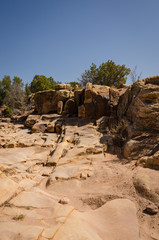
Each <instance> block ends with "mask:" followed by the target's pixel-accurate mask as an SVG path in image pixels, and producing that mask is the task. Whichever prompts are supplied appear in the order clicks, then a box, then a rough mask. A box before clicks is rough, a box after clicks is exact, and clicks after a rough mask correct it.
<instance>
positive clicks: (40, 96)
mask: <svg viewBox="0 0 159 240" xmlns="http://www.w3.org/2000/svg"><path fill="white" fill-rule="evenodd" d="M73 96H74V93H73V92H72V91H69V90H67V89H65V90H63V89H62V90H57V91H56V90H46V91H41V92H37V93H35V95H34V101H35V110H36V111H37V112H38V114H46V113H50V112H57V108H58V102H59V101H63V102H64V103H65V102H66V101H67V100H68V99H69V98H71V97H73Z"/></svg>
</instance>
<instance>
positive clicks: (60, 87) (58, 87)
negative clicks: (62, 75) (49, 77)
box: [55, 83, 71, 91]
mask: <svg viewBox="0 0 159 240" xmlns="http://www.w3.org/2000/svg"><path fill="white" fill-rule="evenodd" d="M62 89H67V90H69V91H70V90H71V85H70V84H69V83H63V84H56V85H55V90H62Z"/></svg>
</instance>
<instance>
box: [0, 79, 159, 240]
mask: <svg viewBox="0 0 159 240" xmlns="http://www.w3.org/2000/svg"><path fill="white" fill-rule="evenodd" d="M158 79H159V78H158V77H157V76H155V77H151V78H147V79H145V80H141V81H139V82H136V83H135V84H133V85H132V86H129V87H126V86H125V87H124V88H122V89H113V88H109V87H101V86H92V85H91V84H88V85H87V87H86V89H85V90H76V91H75V92H74V93H72V92H71V88H70V86H67V85H65V84H64V86H61V85H59V86H57V87H56V90H55V91H53V92H52V91H46V92H40V93H37V95H35V102H36V101H37V102H36V104H37V105H36V110H37V112H38V114H36V113H37V112H36V113H34V114H33V113H32V114H30V115H29V116H28V117H27V119H26V121H25V122H15V123H14V122H13V121H12V120H14V121H16V118H14V119H7V118H1V119H0V240H5V239H6V240H8V239H13V240H18V239H24V240H27V239H34V240H36V239H37V240H47V239H48V240H49V239H55V240H57V239H58V240H62V239H67V240H69V239H90V240H119V239H122V240H128V239H129V240H143V239H144V240H157V239H159V228H158V226H159V217H158V214H159V211H158V209H159V204H158V203H159V188H158V181H159V176H158V171H156V170H155V169H158V166H159V164H158V162H159V159H158V152H159V149H158V145H159V142H158V141H159V139H158V130H159V129H158V121H157V120H158V114H159V109H158V106H159V92H158V90H159V89H158V86H159V84H158ZM61 88H62V90H61ZM64 92H67V93H66V94H65V93H64ZM60 94H61V95H60ZM62 94H63V95H62ZM69 94H70V95H69ZM73 94H74V97H73ZM37 96H38V97H37ZM40 96H41V97H40ZM58 96H60V97H58ZM61 96H64V98H63V97H61ZM66 96H67V97H66ZM70 96H71V97H70ZM36 97H37V99H36ZM45 97H46V101H45ZM51 99H52V100H51ZM53 99H54V100H53ZM150 99H151V100H150ZM58 101H63V104H64V107H63V110H64V112H63V113H65V115H64V114H62V115H61V114H60V115H59V114H56V113H57V107H58ZM54 103H55V104H54ZM53 106H54V107H53ZM77 110H78V116H79V117H78V116H77ZM47 111H49V112H50V111H51V112H52V111H55V112H56V113H54V114H43V115H41V113H43V112H44V113H46V112H47ZM75 115H76V116H75ZM68 116H69V117H68ZM17 120H18V118H17ZM19 120H20V118H19ZM21 120H22V119H21ZM123 144H124V145H123ZM112 153H118V154H119V156H117V155H115V154H112ZM121 154H124V156H125V158H122V157H121ZM132 160H133V161H132ZM142 166H144V167H146V168H143V167H142ZM149 167H150V168H154V169H150V168H149Z"/></svg>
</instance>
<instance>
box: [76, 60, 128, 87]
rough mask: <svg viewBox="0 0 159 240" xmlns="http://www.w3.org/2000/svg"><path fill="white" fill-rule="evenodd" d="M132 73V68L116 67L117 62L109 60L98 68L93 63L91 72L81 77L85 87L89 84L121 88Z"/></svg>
mask: <svg viewBox="0 0 159 240" xmlns="http://www.w3.org/2000/svg"><path fill="white" fill-rule="evenodd" d="M129 73H130V68H126V67H125V65H122V66H121V65H116V64H115V62H113V61H111V60H108V61H107V62H105V63H102V64H101V65H99V67H98V68H97V66H96V65H95V64H94V63H92V66H90V69H89V70H85V72H84V73H83V74H82V75H81V79H80V82H81V84H82V85H83V86H85V85H86V83H87V82H90V83H93V84H99V85H107V86H114V87H119V86H120V85H121V84H125V83H126V79H127V75H129Z"/></svg>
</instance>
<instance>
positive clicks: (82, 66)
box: [0, 0, 159, 84]
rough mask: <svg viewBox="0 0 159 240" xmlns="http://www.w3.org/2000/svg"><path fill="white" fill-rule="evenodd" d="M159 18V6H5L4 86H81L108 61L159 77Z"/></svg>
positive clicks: (0, 9) (120, 2)
mask: <svg viewBox="0 0 159 240" xmlns="http://www.w3.org/2000/svg"><path fill="white" fill-rule="evenodd" d="M158 12H159V0H0V80H1V79H2V78H3V76H4V75H10V76H11V77H12V78H13V77H14V76H19V77H21V78H22V79H23V81H24V82H25V83H27V82H28V83H30V82H31V81H32V79H33V77H34V75H35V74H39V75H45V76H47V77H50V76H52V77H53V78H54V80H55V81H61V82H69V81H76V80H77V78H79V77H80V76H81V74H82V73H83V72H84V71H85V70H86V69H89V67H90V65H91V64H92V62H94V63H95V64H97V65H99V64H101V63H102V62H106V61H107V60H109V59H110V60H113V61H114V62H115V63H116V64H120V65H122V64H125V65H126V67H130V68H131V69H132V68H134V67H135V65H137V71H138V74H139V73H140V72H142V78H144V77H148V76H152V75H157V74H159V14H158ZM127 83H128V84H129V83H130V79H128V81H127Z"/></svg>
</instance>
